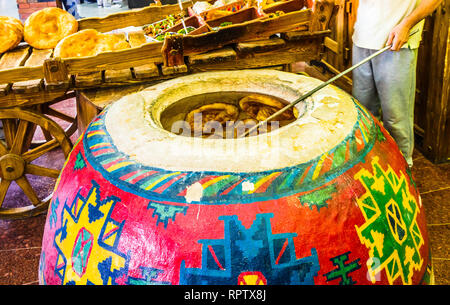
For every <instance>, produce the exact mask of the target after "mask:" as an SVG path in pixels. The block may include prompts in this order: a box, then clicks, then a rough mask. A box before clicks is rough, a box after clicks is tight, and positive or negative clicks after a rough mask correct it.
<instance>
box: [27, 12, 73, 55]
mask: <svg viewBox="0 0 450 305" xmlns="http://www.w3.org/2000/svg"><path fill="white" fill-rule="evenodd" d="M77 30H78V21H77V20H76V19H75V17H73V16H72V15H71V14H69V13H68V12H66V11H64V10H62V9H60V8H57V7H47V8H44V9H42V10H39V11H37V12H34V13H33V14H31V15H30V17H28V19H27V20H26V21H25V27H24V39H25V41H26V42H28V44H29V45H30V46H32V47H34V48H36V49H53V48H54V47H56V45H57V44H58V42H59V41H60V40H61V39H63V38H64V37H67V36H69V35H71V34H73V33H75V32H76V31H77Z"/></svg>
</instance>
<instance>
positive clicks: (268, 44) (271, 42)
mask: <svg viewBox="0 0 450 305" xmlns="http://www.w3.org/2000/svg"><path fill="white" fill-rule="evenodd" d="M285 44H286V42H285V41H284V40H283V39H281V38H279V37H273V38H270V39H263V40H256V41H249V42H240V43H238V44H237V45H236V50H237V51H238V52H240V53H260V52H268V51H272V50H276V49H279V48H282V47H284V46H285Z"/></svg>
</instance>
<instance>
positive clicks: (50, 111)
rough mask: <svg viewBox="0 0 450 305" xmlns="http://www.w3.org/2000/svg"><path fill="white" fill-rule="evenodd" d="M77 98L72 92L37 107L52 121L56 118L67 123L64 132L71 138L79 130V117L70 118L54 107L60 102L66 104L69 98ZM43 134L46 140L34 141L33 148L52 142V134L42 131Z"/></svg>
mask: <svg viewBox="0 0 450 305" xmlns="http://www.w3.org/2000/svg"><path fill="white" fill-rule="evenodd" d="M73 97H75V92H71V93H69V94H66V95H64V96H63V97H60V98H57V99H55V100H53V101H51V102H47V103H44V104H39V105H36V106H35V107H37V109H38V112H40V113H42V114H44V115H45V116H46V117H48V118H49V119H50V120H54V118H56V119H59V120H61V121H64V122H67V123H69V125H68V126H67V127H65V128H64V132H65V134H66V135H67V137H69V138H70V137H71V136H72V135H73V134H74V133H75V131H77V130H78V123H77V122H78V119H77V115H75V116H73V117H72V116H70V115H69V114H66V113H64V112H62V111H60V110H58V109H56V108H55V107H54V106H55V105H56V106H57V105H58V103H60V102H65V101H66V100H67V99H69V98H73ZM42 133H43V135H44V137H45V140H36V139H33V141H32V142H31V146H32V147H36V146H38V145H42V144H44V143H45V142H47V141H50V140H51V139H52V136H51V135H50V133H49V132H48V131H47V130H45V129H42Z"/></svg>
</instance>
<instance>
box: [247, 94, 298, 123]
mask: <svg viewBox="0 0 450 305" xmlns="http://www.w3.org/2000/svg"><path fill="white" fill-rule="evenodd" d="M239 106H240V107H241V109H242V110H244V111H245V112H247V113H248V114H249V115H250V117H251V118H254V119H256V120H258V121H264V120H265V119H267V118H268V117H270V116H271V115H273V114H274V113H275V112H277V111H278V110H280V109H282V108H283V107H285V106H286V105H284V104H283V103H281V102H280V101H278V100H276V99H273V98H271V97H268V96H264V95H259V94H251V95H248V96H246V97H244V98H242V99H241V100H240V101H239ZM294 118H295V116H294V114H293V111H292V108H291V109H288V110H286V111H285V112H283V113H281V114H280V115H278V117H277V118H274V119H278V120H280V121H284V120H292V119H294Z"/></svg>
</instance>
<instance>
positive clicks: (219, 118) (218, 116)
mask: <svg viewBox="0 0 450 305" xmlns="http://www.w3.org/2000/svg"><path fill="white" fill-rule="evenodd" d="M200 114H201V116H199V115H200ZM238 116H239V109H238V108H237V107H236V106H234V105H231V104H225V103H213V104H208V105H204V106H201V107H199V108H197V109H194V110H192V111H191V112H189V113H188V114H187V115H186V118H185V121H186V122H187V123H188V124H189V126H190V127H191V132H194V133H198V132H200V131H201V132H202V133H206V134H209V133H211V130H212V129H214V126H215V125H214V124H215V123H216V122H218V123H219V124H221V125H222V126H223V125H225V124H226V122H229V121H236V120H237V118H238ZM200 119H201V121H200ZM197 120H198V121H197ZM200 123H201V125H200ZM200 126H201V130H199V129H200V128H198V127H200Z"/></svg>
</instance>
